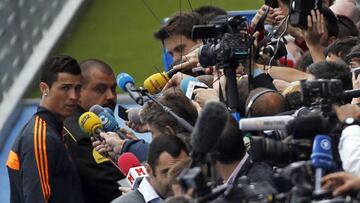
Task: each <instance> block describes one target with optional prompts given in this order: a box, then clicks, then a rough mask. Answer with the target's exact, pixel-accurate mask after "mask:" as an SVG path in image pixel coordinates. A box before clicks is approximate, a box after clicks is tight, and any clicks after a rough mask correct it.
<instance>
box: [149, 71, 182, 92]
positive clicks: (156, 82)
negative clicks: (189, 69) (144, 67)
mask: <svg viewBox="0 0 360 203" xmlns="http://www.w3.org/2000/svg"><path fill="white" fill-rule="evenodd" d="M178 71H179V70H177V69H171V70H169V71H168V72H162V73H155V74H152V75H151V76H149V77H148V78H146V79H145V81H144V88H145V89H147V90H148V91H149V93H150V94H157V93H159V92H160V91H161V90H162V89H163V88H164V87H165V85H166V83H167V82H168V81H169V80H170V78H171V77H172V76H173V75H175V74H176V73H177V72H178Z"/></svg>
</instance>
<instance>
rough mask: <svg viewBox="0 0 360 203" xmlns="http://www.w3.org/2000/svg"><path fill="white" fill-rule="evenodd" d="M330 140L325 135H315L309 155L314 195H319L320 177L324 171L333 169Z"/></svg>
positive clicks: (320, 190)
mask: <svg viewBox="0 0 360 203" xmlns="http://www.w3.org/2000/svg"><path fill="white" fill-rule="evenodd" d="M332 161H333V155H332V149H331V138H330V137H329V136H327V135H316V137H315V139H314V144H313V149H312V153H311V162H312V164H313V166H314V168H315V191H314V193H315V194H318V193H321V192H322V189H321V177H322V175H323V173H324V171H325V170H330V169H331V168H332V167H333V162H332Z"/></svg>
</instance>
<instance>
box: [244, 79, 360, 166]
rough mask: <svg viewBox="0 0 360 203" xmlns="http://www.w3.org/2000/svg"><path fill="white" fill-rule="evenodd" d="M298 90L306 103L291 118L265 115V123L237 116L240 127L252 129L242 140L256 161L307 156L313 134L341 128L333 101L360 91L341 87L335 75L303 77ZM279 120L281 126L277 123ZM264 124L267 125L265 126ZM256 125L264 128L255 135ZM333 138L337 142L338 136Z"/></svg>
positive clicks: (289, 160)
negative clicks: (312, 77)
mask: <svg viewBox="0 0 360 203" xmlns="http://www.w3.org/2000/svg"><path fill="white" fill-rule="evenodd" d="M301 90H302V100H303V103H304V104H305V107H302V108H300V109H299V110H297V111H296V112H295V113H293V114H292V115H291V116H292V118H291V119H289V116H273V117H264V118H268V122H267V123H265V122H264V121H263V120H264V118H249V119H242V120H240V128H241V129H246V130H248V131H250V133H252V134H251V135H250V136H246V137H245V138H244V141H245V143H246V144H247V145H248V146H249V153H250V154H251V155H252V157H253V158H254V160H255V161H263V160H271V161H273V162H276V163H280V164H288V163H291V162H293V161H300V160H308V159H309V156H310V154H311V146H312V140H313V138H314V136H315V135H316V134H334V135H336V134H337V133H339V132H340V131H341V125H340V123H339V122H338V119H337V116H336V113H335V112H334V111H333V105H334V104H342V102H343V100H344V99H347V98H351V97H355V96H358V94H359V91H358V90H347V91H344V90H343V86H342V82H341V81H340V80H337V79H331V80H326V79H318V80H314V81H302V82H301ZM282 118H284V119H286V122H280V121H281V119H282ZM257 120H258V121H257ZM250 121H251V122H250ZM284 121H285V120H284ZM268 123H270V124H272V123H275V124H276V125H275V124H274V127H276V128H273V129H272V128H271V126H270V125H269V124H268ZM279 123H280V124H281V125H283V126H279ZM264 126H265V127H266V126H269V128H268V129H266V130H265V129H264ZM257 127H259V129H261V130H265V131H264V132H262V133H261V135H258V134H257V135H256V136H254V135H253V134H255V132H254V131H256V132H257V133H258V129H256V128H257ZM279 129H281V130H279ZM335 137H336V136H335ZM334 140H335V142H334V144H335V145H336V144H337V140H338V139H334Z"/></svg>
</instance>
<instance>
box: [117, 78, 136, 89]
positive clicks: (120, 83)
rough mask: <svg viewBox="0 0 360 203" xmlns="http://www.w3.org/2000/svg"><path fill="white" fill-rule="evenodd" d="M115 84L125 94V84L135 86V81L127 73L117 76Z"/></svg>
mask: <svg viewBox="0 0 360 203" xmlns="http://www.w3.org/2000/svg"><path fill="white" fill-rule="evenodd" d="M116 82H117V85H118V86H119V87H120V88H121V89H122V90H123V91H124V92H127V90H126V88H125V87H126V84H127V83H132V84H135V80H134V78H133V77H131V76H130V75H129V74H127V73H120V74H119V75H117V77H116Z"/></svg>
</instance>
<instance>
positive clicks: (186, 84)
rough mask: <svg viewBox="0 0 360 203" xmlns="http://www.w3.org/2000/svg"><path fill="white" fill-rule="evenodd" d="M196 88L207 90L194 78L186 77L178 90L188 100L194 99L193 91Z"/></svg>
mask: <svg viewBox="0 0 360 203" xmlns="http://www.w3.org/2000/svg"><path fill="white" fill-rule="evenodd" d="M197 88H205V89H207V88H208V86H206V85H205V84H204V83H202V82H200V81H199V80H198V79H197V78H195V77H186V78H184V79H183V80H182V81H181V83H180V89H181V91H182V92H183V93H184V94H185V96H186V97H187V98H189V99H194V97H195V95H194V90H195V89H197Z"/></svg>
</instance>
